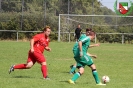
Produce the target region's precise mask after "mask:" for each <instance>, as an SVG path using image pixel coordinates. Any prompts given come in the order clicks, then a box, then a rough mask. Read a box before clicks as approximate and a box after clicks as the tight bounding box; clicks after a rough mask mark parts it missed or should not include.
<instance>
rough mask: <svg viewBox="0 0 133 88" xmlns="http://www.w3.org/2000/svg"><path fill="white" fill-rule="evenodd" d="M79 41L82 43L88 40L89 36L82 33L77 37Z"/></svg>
mask: <svg viewBox="0 0 133 88" xmlns="http://www.w3.org/2000/svg"><path fill="white" fill-rule="evenodd" d="M79 41H81V42H82V43H86V42H88V41H90V38H89V37H86V36H83V35H82V36H81V37H80V38H79Z"/></svg>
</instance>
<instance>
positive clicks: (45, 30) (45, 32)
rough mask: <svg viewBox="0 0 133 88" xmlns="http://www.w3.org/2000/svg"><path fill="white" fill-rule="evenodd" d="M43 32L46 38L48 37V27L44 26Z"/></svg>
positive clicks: (49, 30)
mask: <svg viewBox="0 0 133 88" xmlns="http://www.w3.org/2000/svg"><path fill="white" fill-rule="evenodd" d="M43 32H44V34H45V35H46V36H49V35H50V32H51V29H50V26H46V27H45V28H44V29H43Z"/></svg>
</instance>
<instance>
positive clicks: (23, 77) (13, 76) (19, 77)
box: [12, 76, 33, 78]
mask: <svg viewBox="0 0 133 88" xmlns="http://www.w3.org/2000/svg"><path fill="white" fill-rule="evenodd" d="M12 78H33V77H30V76H13V77H12Z"/></svg>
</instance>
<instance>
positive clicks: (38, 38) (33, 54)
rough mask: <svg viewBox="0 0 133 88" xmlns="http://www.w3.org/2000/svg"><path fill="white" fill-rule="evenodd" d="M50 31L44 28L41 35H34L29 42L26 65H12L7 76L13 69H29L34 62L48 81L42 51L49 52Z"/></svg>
mask: <svg viewBox="0 0 133 88" xmlns="http://www.w3.org/2000/svg"><path fill="white" fill-rule="evenodd" d="M50 32H51V29H50V27H49V26H46V27H45V28H44V30H43V32H42V33H40V34H36V35H35V36H33V37H32V39H31V41H30V50H29V53H28V59H27V63H26V64H17V65H12V66H11V67H10V69H9V74H10V73H11V72H12V71H14V70H15V69H30V68H31V67H32V66H33V65H34V64H35V63H36V62H38V63H39V64H40V65H41V71H42V74H43V78H44V79H49V77H48V74H47V65H46V58H45V57H44V55H43V52H44V49H45V50H47V51H51V48H49V47H48V45H49V41H50V40H49V35H50Z"/></svg>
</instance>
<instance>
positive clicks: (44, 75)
mask: <svg viewBox="0 0 133 88" xmlns="http://www.w3.org/2000/svg"><path fill="white" fill-rule="evenodd" d="M41 70H42V74H43V77H44V78H46V77H47V66H46V65H42V66H41Z"/></svg>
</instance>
